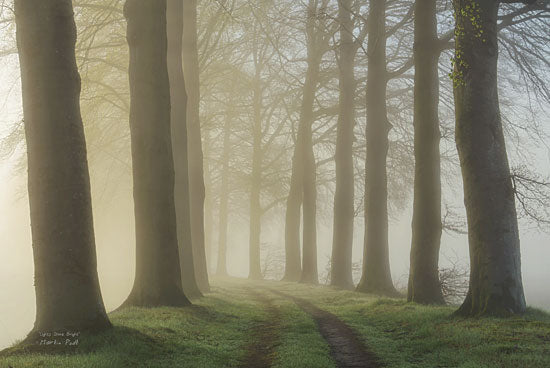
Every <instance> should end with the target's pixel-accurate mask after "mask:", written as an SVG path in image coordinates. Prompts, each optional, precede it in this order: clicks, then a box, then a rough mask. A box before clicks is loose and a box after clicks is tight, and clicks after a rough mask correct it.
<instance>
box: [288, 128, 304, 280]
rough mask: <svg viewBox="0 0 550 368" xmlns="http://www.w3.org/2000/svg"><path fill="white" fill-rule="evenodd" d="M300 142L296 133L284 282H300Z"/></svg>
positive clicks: (301, 162) (301, 170)
mask: <svg viewBox="0 0 550 368" xmlns="http://www.w3.org/2000/svg"><path fill="white" fill-rule="evenodd" d="M301 140H302V138H301V133H300V132H298V137H297V139H296V144H295V146H294V155H293V157H292V173H291V177H290V190H289V193H288V198H287V200H286V214H285V275H284V277H283V280H284V281H298V280H300V276H301V274H302V261H301V254H300V253H301V252H300V221H301V220H300V215H301V208H302V199H303V193H302V186H303V184H302V183H303V161H302V148H301Z"/></svg>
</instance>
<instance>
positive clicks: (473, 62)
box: [453, 0, 526, 316]
mask: <svg viewBox="0 0 550 368" xmlns="http://www.w3.org/2000/svg"><path fill="white" fill-rule="evenodd" d="M453 4H454V7H455V12H456V14H457V18H456V29H457V31H458V32H456V33H457V34H458V37H457V38H456V40H455V42H456V51H455V70H454V84H455V89H454V94H455V106H456V144H457V148H458V154H459V157H460V166H461V168H462V177H463V183H464V203H465V205H466V214H467V217H468V241H469V245H470V288H469V291H468V295H467V297H466V300H465V301H464V304H462V306H461V307H460V309H459V310H458V311H457V313H458V314H461V315H466V316H478V315H509V314H516V313H523V312H525V309H526V306H525V297H524V293H523V283H522V279H521V256H520V241H519V231H518V223H517V215H516V208H515V199H514V188H513V185H512V180H511V175H510V168H509V164H508V158H507V155H506V146H505V143H504V134H503V130H502V121H501V117H500V109H499V101H498V87H497V61H498V41H497V16H498V6H499V3H498V2H497V1H493V0H490V1H483V2H471V1H465V0H455V1H454V2H453ZM472 20H473V21H472Z"/></svg>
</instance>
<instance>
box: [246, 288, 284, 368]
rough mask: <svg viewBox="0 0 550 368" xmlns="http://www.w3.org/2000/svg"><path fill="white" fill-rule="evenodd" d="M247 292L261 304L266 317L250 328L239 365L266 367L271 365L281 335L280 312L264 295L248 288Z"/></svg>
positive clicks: (250, 367)
mask: <svg viewBox="0 0 550 368" xmlns="http://www.w3.org/2000/svg"><path fill="white" fill-rule="evenodd" d="M247 292H248V293H249V294H250V295H252V297H253V298H254V299H255V300H257V301H258V302H260V303H261V304H262V306H263V309H264V311H265V312H266V314H267V318H266V319H264V320H261V321H258V322H257V323H256V324H255V325H254V327H253V329H252V330H251V334H250V337H251V338H250V341H249V344H248V345H247V346H246V347H245V350H246V354H245V357H244V358H243V359H242V360H241V363H240V365H239V367H242V368H244V367H247V368H264V367H265V368H268V367H271V366H272V365H273V361H274V360H275V357H276V348H277V345H278V344H279V339H280V336H281V312H280V310H279V308H277V306H275V305H274V304H273V300H271V299H269V298H268V297H267V296H266V295H264V294H261V293H258V292H256V291H254V290H252V289H249V288H247Z"/></svg>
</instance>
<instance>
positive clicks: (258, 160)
mask: <svg viewBox="0 0 550 368" xmlns="http://www.w3.org/2000/svg"><path fill="white" fill-rule="evenodd" d="M254 81H255V83H254V106H253V109H254V122H253V124H254V126H253V127H252V135H253V144H252V175H251V190H250V239H249V240H250V241H249V246H250V258H249V259H250V274H249V278H251V279H254V280H257V279H261V278H262V270H261V266H260V235H261V230H262V207H261V202H260V198H261V188H262V120H261V119H262V116H261V108H262V87H261V66H258V65H257V66H256V75H255V79H254Z"/></svg>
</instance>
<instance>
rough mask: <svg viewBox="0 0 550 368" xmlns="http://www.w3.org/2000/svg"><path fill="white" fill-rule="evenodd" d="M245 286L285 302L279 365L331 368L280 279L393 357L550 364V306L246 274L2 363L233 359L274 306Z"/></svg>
mask: <svg viewBox="0 0 550 368" xmlns="http://www.w3.org/2000/svg"><path fill="white" fill-rule="evenodd" d="M249 289H253V290H255V291H256V292H257V293H261V294H262V295H264V296H266V297H268V298H269V299H271V300H272V303H273V304H274V305H276V306H277V308H278V310H279V312H280V320H281V322H280V326H279V328H280V332H279V334H278V336H279V339H278V341H277V343H276V351H275V354H274V357H273V366H274V367H277V368H283V367H300V368H302V367H304V368H318V367H319V368H333V367H334V363H333V362H332V360H331V358H330V356H329V348H328V346H327V344H326V343H325V341H324V340H323V339H322V338H321V336H320V335H319V333H318V332H317V328H316V325H315V322H314V321H313V320H312V319H311V318H310V317H309V316H308V315H307V314H305V313H304V312H302V311H301V309H299V308H298V307H297V306H296V305H295V304H294V302H293V301H292V300H291V299H288V298H285V297H283V296H281V295H279V294H274V293H272V292H270V289H276V290H278V291H281V292H283V293H286V294H291V295H294V296H298V297H300V298H303V299H306V300H309V301H310V302H312V303H314V304H315V305H317V306H318V307H320V308H323V309H325V310H328V311H330V312H332V313H334V314H336V315H337V316H339V317H340V318H341V319H342V320H343V321H345V322H346V323H348V324H349V325H350V326H352V327H353V328H355V329H356V330H357V331H358V332H359V334H360V335H361V336H362V338H363V340H364V341H365V343H366V345H367V346H368V347H369V349H370V350H371V351H372V352H373V353H375V354H376V355H377V356H378V357H380V359H381V360H382V361H383V362H384V363H385V366H387V367H390V368H392V367H427V368H428V367H429V368H433V367H461V368H470V367H472V368H473V367H476V368H482V367H490V368H493V367H494V368H497V367H498V368H501V367H503V368H506V367H513V368H522V367H529V368H539V367H540V368H548V367H550V315H548V314H546V313H543V312H539V311H536V310H530V311H529V313H528V314H527V315H526V316H524V317H521V318H512V319H504V320H500V319H487V318H486V319H470V320H465V319H456V318H453V317H451V314H452V312H453V311H454V309H455V308H453V307H423V306H419V305H415V304H407V303H405V302H404V301H403V300H396V299H379V298H376V297H373V296H369V295H364V294H359V293H355V292H350V291H338V290H334V289H332V288H328V287H310V286H305V285H300V284H290V283H280V282H258V283H250V282H248V281H244V280H229V281H223V282H216V283H215V284H214V286H213V288H212V290H213V292H212V293H210V294H208V295H207V296H206V297H204V298H202V299H200V300H197V301H195V305H194V306H192V307H189V308H158V309H141V308H132V309H126V310H122V311H119V312H116V313H112V314H111V315H110V317H111V320H112V322H113V324H114V325H115V328H114V329H112V330H111V331H108V332H106V333H103V334H100V335H96V336H93V337H86V336H83V337H82V338H81V340H80V341H79V342H80V344H79V345H78V346H77V347H76V348H73V349H72V350H69V351H68V352H64V353H51V352H50V353H49V354H44V353H43V352H42V353H38V352H34V353H29V352H27V351H24V350H22V349H21V348H20V347H14V348H12V349H11V350H9V351H7V352H6V351H5V352H3V353H2V354H0V368H4V367H6V368H7V367H12V368H24V367H55V368H58V367H59V368H64V367H71V368H73V367H94V368H102V367H109V368H111V367H114V368H119V367H121V368H122V367H163V368H164V367H193V368H195V367H208V368H215V367H236V366H239V362H240V361H241V360H242V359H243V358H244V354H246V347H247V346H248V345H249V344H250V342H251V339H253V336H254V335H253V334H252V333H251V331H252V330H253V329H254V328H255V325H256V324H257V323H258V322H259V321H262V320H265V319H266V318H269V314H268V313H266V311H265V310H264V306H263V304H262V302H261V301H259V300H258V299H257V298H254V297H253V295H251V294H250V292H249Z"/></svg>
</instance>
